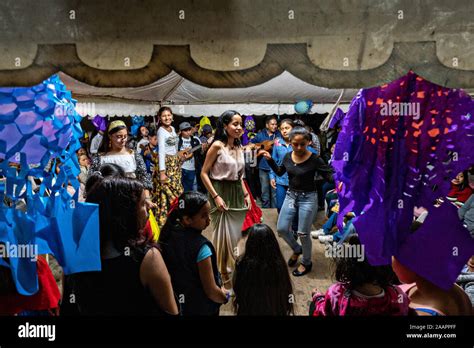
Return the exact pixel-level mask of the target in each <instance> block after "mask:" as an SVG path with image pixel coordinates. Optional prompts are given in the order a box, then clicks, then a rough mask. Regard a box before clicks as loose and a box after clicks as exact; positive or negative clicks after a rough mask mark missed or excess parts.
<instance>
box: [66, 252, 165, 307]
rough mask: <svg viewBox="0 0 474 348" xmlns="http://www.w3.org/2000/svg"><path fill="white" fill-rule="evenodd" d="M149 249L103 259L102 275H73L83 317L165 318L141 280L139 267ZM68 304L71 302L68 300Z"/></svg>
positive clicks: (75, 293) (97, 273)
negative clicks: (156, 316)
mask: <svg viewBox="0 0 474 348" xmlns="http://www.w3.org/2000/svg"><path fill="white" fill-rule="evenodd" d="M148 250H150V248H149V247H148V248H144V249H138V248H134V249H133V250H131V252H130V254H131V255H130V256H126V255H120V256H118V257H115V258H112V259H102V271H101V272H84V273H77V274H74V275H72V282H73V285H72V287H73V294H74V296H75V299H76V302H77V305H78V309H79V313H80V314H81V315H162V314H164V312H163V311H162V310H161V309H160V308H159V307H158V304H157V303H156V302H155V300H154V299H153V298H152V296H151V294H150V292H149V290H148V289H147V288H145V287H144V286H143V285H142V283H141V280H140V266H141V264H142V261H143V258H144V257H145V254H146V253H147V251H148ZM65 300H66V301H67V300H68V299H65Z"/></svg>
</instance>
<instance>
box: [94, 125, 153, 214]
mask: <svg viewBox="0 0 474 348" xmlns="http://www.w3.org/2000/svg"><path fill="white" fill-rule="evenodd" d="M127 138H128V130H127V126H126V125H125V123H124V122H123V121H120V120H117V121H113V122H111V123H110V125H109V127H108V128H107V132H105V134H104V138H103V139H102V143H101V145H100V147H99V151H98V154H97V155H96V156H93V157H92V164H91V167H90V169H89V176H90V175H91V174H92V173H94V172H97V171H99V170H100V167H101V166H102V165H103V164H105V163H114V164H116V165H118V166H120V167H121V168H122V169H123V170H124V172H125V175H126V176H127V177H129V178H134V179H137V180H139V181H140V182H142V183H143V185H144V186H145V194H146V197H147V207H148V208H149V209H150V208H156V204H154V203H153V202H152V199H151V195H150V192H151V191H152V189H153V184H152V181H151V176H150V174H149V173H148V172H147V170H146V166H145V162H144V161H143V157H142V156H141V155H140V154H139V153H137V152H136V151H133V150H130V149H128V148H127V146H126V144H127Z"/></svg>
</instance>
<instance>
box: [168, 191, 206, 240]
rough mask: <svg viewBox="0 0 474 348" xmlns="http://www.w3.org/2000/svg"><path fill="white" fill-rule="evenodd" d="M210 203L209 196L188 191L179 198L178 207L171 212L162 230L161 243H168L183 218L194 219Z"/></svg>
mask: <svg viewBox="0 0 474 348" xmlns="http://www.w3.org/2000/svg"><path fill="white" fill-rule="evenodd" d="M207 202H208V200H207V196H206V195H205V194H203V193H201V192H198V191H186V192H184V193H182V194H181V196H179V198H178V205H177V206H176V207H175V208H174V209H173V210H172V211H171V213H170V214H169V215H168V218H167V219H166V223H165V225H164V226H163V228H162V229H161V233H160V242H166V241H167V239H168V238H169V237H170V235H171V233H172V231H173V229H174V228H176V226H177V225H178V224H179V220H180V219H181V218H182V217H183V216H188V217H193V216H195V215H196V214H197V213H199V211H200V210H201V208H202V207H203V206H204V205H205V204H206V203H207Z"/></svg>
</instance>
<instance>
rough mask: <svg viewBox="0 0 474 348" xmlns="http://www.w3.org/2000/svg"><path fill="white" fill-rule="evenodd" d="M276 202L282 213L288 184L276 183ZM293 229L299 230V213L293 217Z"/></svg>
mask: <svg viewBox="0 0 474 348" xmlns="http://www.w3.org/2000/svg"><path fill="white" fill-rule="evenodd" d="M276 186H277V188H276V204H277V211H278V214H280V211H281V207H282V206H283V202H284V201H285V197H286V192H287V191H288V186H284V185H280V184H277V185H276ZM291 228H292V229H293V231H295V232H296V231H298V214H295V218H294V219H293V223H292V225H291Z"/></svg>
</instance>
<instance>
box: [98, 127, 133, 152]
mask: <svg viewBox="0 0 474 348" xmlns="http://www.w3.org/2000/svg"><path fill="white" fill-rule="evenodd" d="M122 129H127V127H126V126H118V127H115V128H112V129H111V130H110V131H109V130H107V131H105V132H104V137H103V138H102V142H101V143H100V146H99V151H98V153H107V152H109V143H110V136H111V135H112V134H115V133H117V132H118V131H121V130H122Z"/></svg>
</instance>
